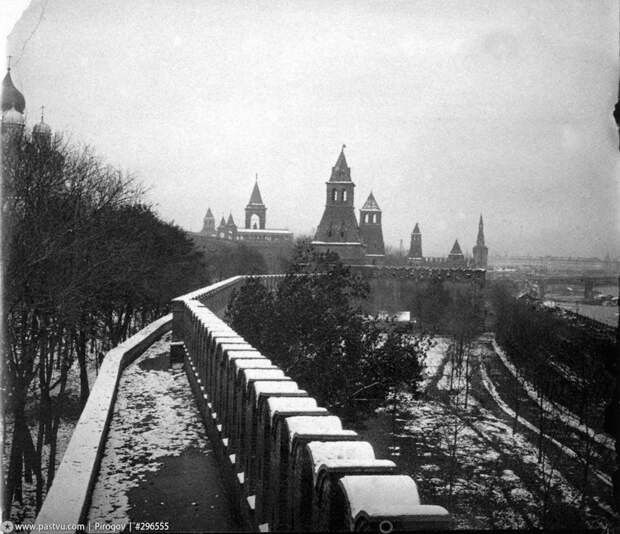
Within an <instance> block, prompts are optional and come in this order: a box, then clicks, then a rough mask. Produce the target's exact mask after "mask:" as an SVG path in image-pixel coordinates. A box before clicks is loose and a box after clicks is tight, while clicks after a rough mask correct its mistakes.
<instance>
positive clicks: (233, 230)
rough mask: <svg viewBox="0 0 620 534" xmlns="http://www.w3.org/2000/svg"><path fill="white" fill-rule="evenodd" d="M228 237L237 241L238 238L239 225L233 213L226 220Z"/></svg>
mask: <svg viewBox="0 0 620 534" xmlns="http://www.w3.org/2000/svg"><path fill="white" fill-rule="evenodd" d="M226 239H230V240H231V241H236V239H237V225H236V224H235V220H234V219H233V216H232V213H230V214H229V215H228V220H227V221H226Z"/></svg>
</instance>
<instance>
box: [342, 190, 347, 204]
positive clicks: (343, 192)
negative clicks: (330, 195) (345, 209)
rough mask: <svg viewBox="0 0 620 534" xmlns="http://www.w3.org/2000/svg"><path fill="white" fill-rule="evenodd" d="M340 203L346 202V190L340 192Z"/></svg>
mask: <svg viewBox="0 0 620 534" xmlns="http://www.w3.org/2000/svg"><path fill="white" fill-rule="evenodd" d="M342 201H343V202H346V201H347V190H346V189H343V190H342Z"/></svg>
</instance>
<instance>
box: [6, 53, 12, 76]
mask: <svg viewBox="0 0 620 534" xmlns="http://www.w3.org/2000/svg"><path fill="white" fill-rule="evenodd" d="M11 59H13V56H7V68H6V70H7V71H8V72H11Z"/></svg>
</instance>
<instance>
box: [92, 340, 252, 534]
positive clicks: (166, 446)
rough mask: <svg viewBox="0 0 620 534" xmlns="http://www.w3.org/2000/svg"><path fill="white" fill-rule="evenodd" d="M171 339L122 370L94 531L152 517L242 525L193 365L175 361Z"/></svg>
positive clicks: (183, 527)
mask: <svg viewBox="0 0 620 534" xmlns="http://www.w3.org/2000/svg"><path fill="white" fill-rule="evenodd" d="M169 342H170V339H169V336H165V337H164V338H163V339H162V340H160V341H158V342H156V343H155V344H153V346H151V347H150V348H149V350H147V351H146V353H145V354H143V355H142V356H141V357H140V358H138V360H136V362H134V363H133V364H132V365H130V366H129V367H128V368H127V369H126V370H125V372H124V373H123V375H122V377H121V383H120V385H119V390H118V396H117V399H116V403H115V405H114V414H113V417H112V421H111V424H110V430H109V433H108V437H107V441H106V447H105V452H104V456H103V459H102V462H101V468H100V470H99V477H98V479H97V482H96V484H95V488H94V491H93V497H92V504H91V508H90V512H89V523H88V527H89V528H90V531H91V532H110V526H111V525H114V526H115V528H116V529H117V531H118V529H119V528H120V530H122V529H123V527H122V526H123V525H127V524H128V523H129V522H131V523H132V524H133V523H138V522H140V523H141V522H144V523H148V524H150V528H149V527H148V526H147V527H146V528H148V529H149V530H150V531H153V530H159V531H166V530H169V531H172V532H175V531H200V532H209V531H216V532H222V531H229V532H230V531H239V530H242V527H241V525H240V524H239V523H238V522H237V521H236V520H235V518H234V517H233V515H232V514H233V512H232V508H231V507H230V505H229V502H228V501H227V499H226V495H225V493H224V487H223V483H222V481H221V479H220V474H219V471H218V466H217V463H216V458H215V454H214V452H213V450H212V448H211V445H210V443H209V441H208V438H207V436H206V433H205V430H204V427H203V423H202V421H201V419H200V414H199V412H198V409H197V408H196V406H195V403H194V399H193V396H192V392H191V389H190V386H189V383H188V381H187V377H186V375H185V372H184V371H183V368H182V366H181V364H175V365H174V366H173V367H172V368H171V367H170V355H169V352H168V349H169ZM155 523H159V525H157V526H155V525H153V524H155ZM102 525H108V526H107V528H106V526H102ZM135 526H136V525H132V527H135ZM153 527H155V528H153ZM127 530H132V531H133V530H137V529H136V528H131V529H129V528H127Z"/></svg>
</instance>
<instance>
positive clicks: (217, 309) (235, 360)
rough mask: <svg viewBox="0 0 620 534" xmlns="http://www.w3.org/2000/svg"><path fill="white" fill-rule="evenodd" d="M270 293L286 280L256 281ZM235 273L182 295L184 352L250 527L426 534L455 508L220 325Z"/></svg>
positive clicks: (178, 341) (177, 338) (177, 345)
mask: <svg viewBox="0 0 620 534" xmlns="http://www.w3.org/2000/svg"><path fill="white" fill-rule="evenodd" d="M258 278H259V279H260V280H261V281H262V282H263V283H264V284H266V285H267V286H268V287H269V288H272V289H273V288H275V287H277V284H278V283H279V281H280V280H281V279H282V278H283V275H266V276H260V277H258ZM244 280H245V277H234V278H230V279H228V280H225V281H222V282H219V283H217V284H214V285H212V286H209V287H207V288H204V289H202V290H198V291H195V292H193V293H190V294H188V295H184V296H183V297H179V298H178V299H175V300H174V301H173V303H172V309H173V321H172V322H173V331H172V339H173V341H172V346H171V351H172V353H173V355H176V356H177V357H179V356H182V357H183V359H184V362H185V366H186V371H187V375H188V377H189V381H190V384H191V387H192V389H193V392H194V395H195V398H196V400H197V403H198V406H199V409H200V412H201V414H202V416H203V419H204V421H205V424H206V428H207V432H208V434H209V438H210V439H211V441H212V444H213V447H214V449H215V451H216V453H217V454H218V456H219V459H220V465H221V467H222V469H223V470H224V474H223V475H224V479H225V480H227V482H228V484H229V486H230V488H231V490H232V491H231V495H233V499H234V503H233V504H234V505H235V506H236V508H237V510H238V512H239V513H240V515H241V516H242V518H243V519H244V520H245V522H246V523H247V525H248V527H249V528H251V529H253V530H260V531H274V530H295V531H303V530H312V531H314V530H323V531H326V530H329V531H334V530H350V531H360V530H361V531H367V530H379V531H380V532H390V531H392V530H394V529H396V530H429V529H447V528H450V525H451V522H450V516H449V514H448V512H447V511H446V510H445V509H444V508H442V507H440V506H433V505H423V504H421V503H420V498H419V495H418V491H417V487H416V484H415V482H414V481H413V480H412V479H411V478H410V477H409V476H404V475H399V474H396V465H395V464H394V463H393V462H391V461H389V460H380V459H377V458H375V454H374V451H373V448H372V446H371V445H370V444H369V443H367V442H365V441H362V440H360V437H359V436H358V434H356V433H355V432H353V431H352V430H346V429H343V428H342V423H341V421H340V419H339V418H338V417H335V416H333V415H331V414H330V413H329V412H328V411H327V410H326V409H325V408H321V407H319V406H318V405H317V402H316V400H315V399H313V398H312V397H311V396H310V395H309V394H308V392H306V391H304V390H302V389H300V388H299V387H298V384H297V383H296V382H295V381H294V380H292V379H291V378H290V377H288V376H286V375H285V374H284V372H283V371H282V370H281V369H279V368H278V367H277V366H276V365H274V364H273V363H272V362H271V361H270V360H269V359H268V358H267V357H265V356H264V355H263V354H261V353H260V352H258V351H257V350H256V349H255V348H254V347H252V346H251V345H249V344H248V343H246V342H245V340H244V339H243V338H242V337H241V336H239V335H238V334H237V333H236V332H235V331H234V330H233V329H232V328H230V326H228V325H227V324H226V323H225V322H224V321H223V320H222V319H221V317H222V314H223V312H224V310H225V308H226V305H227V303H228V302H229V300H230V297H231V295H232V293H233V292H234V291H235V290H236V289H238V288H239V287H241V286H242V285H243V283H244Z"/></svg>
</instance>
